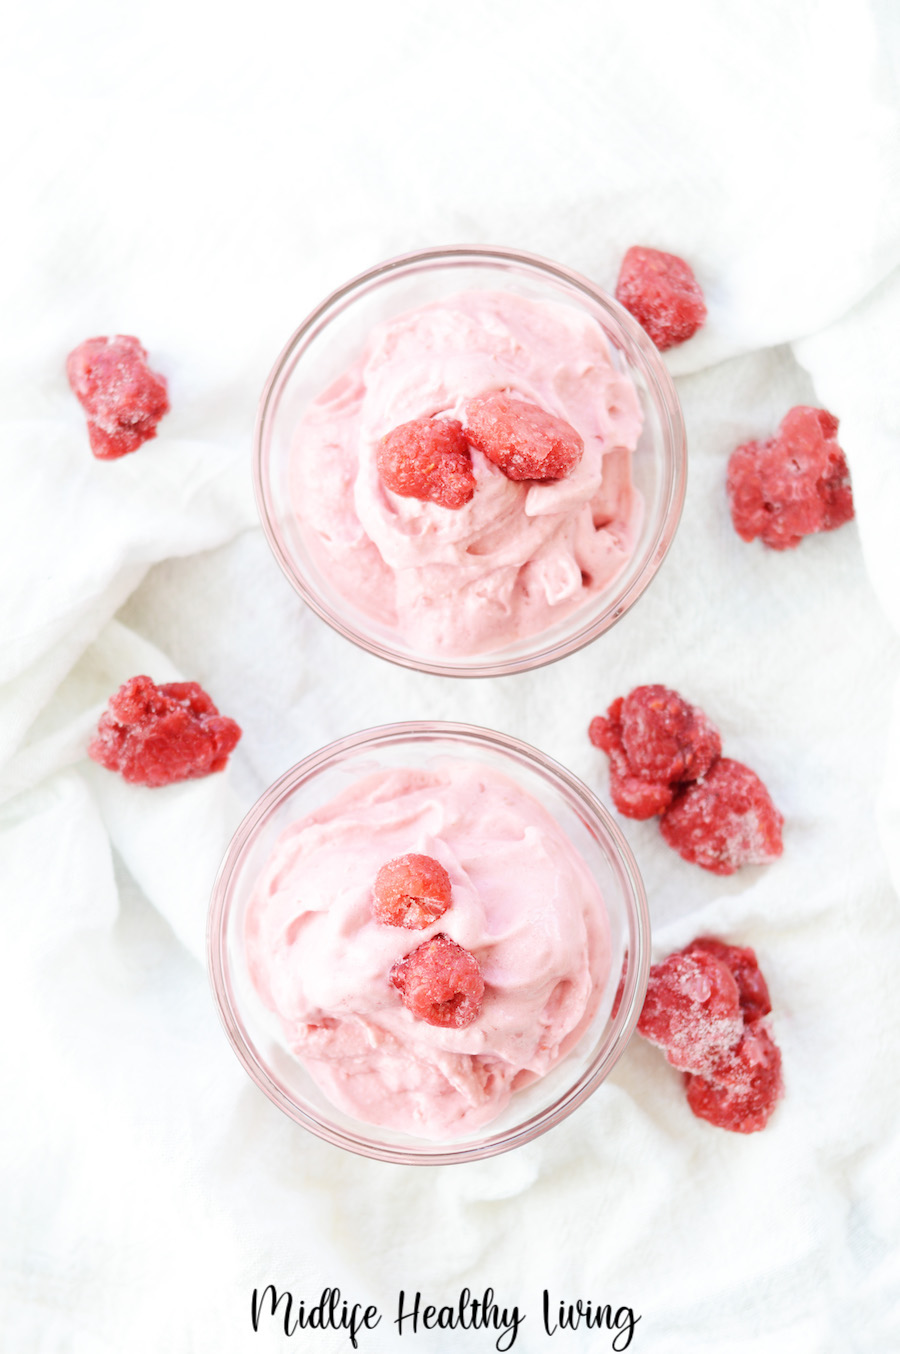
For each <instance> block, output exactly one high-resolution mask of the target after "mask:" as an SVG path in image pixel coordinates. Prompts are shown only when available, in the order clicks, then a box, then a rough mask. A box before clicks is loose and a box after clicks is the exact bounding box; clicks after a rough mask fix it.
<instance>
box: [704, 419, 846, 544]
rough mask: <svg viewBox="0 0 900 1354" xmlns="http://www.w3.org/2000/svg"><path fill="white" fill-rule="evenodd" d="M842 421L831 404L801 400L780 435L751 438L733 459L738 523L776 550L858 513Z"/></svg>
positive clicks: (732, 498) (731, 496)
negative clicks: (839, 430) (824, 405)
mask: <svg viewBox="0 0 900 1354" xmlns="http://www.w3.org/2000/svg"><path fill="white" fill-rule="evenodd" d="M837 428H838V421H837V419H836V418H835V417H834V415H833V414H829V413H828V412H827V410H825V409H812V408H810V407H809V406H808V405H802V404H801V405H797V406H796V407H795V408H793V409H791V410H789V411H788V413H787V414H785V416H784V418H783V419H782V420H781V424H780V426H779V428H778V432H777V433H776V434H775V436H774V437H770V438H769V439H768V441H765V442H747V443H745V444H744V445H743V446H740V447H738V448H737V450H736V451H733V452H732V454H731V458H730V460H729V462H728V481H727V488H728V501H729V504H730V507H731V519H732V521H733V522H734V529H735V531H736V532H737V534H738V535H739V536H740V537H741V539H742V540H744V541H752V540H754V539H755V538H756V537H759V539H760V540H761V541H762V542H763V544H764V545H767V546H769V547H770V548H771V549H772V550H791V549H793V548H794V547H795V546H797V545H799V544H800V542H801V541H802V539H803V537H804V536H810V535H812V534H813V533H814V532H817V531H834V529H835V528H836V527H839V526H843V524H844V523H845V522H849V521H850V519H851V518H852V516H853V491H852V489H851V487H850V472H849V470H848V468H847V461H846V458H845V456H844V453H843V451H842V450H841V448H840V447H839V446H838V443H837V438H836V434H837Z"/></svg>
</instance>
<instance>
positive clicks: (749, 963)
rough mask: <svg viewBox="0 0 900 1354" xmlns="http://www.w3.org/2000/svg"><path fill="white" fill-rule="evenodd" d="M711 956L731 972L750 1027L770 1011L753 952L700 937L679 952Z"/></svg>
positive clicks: (706, 937)
mask: <svg viewBox="0 0 900 1354" xmlns="http://www.w3.org/2000/svg"><path fill="white" fill-rule="evenodd" d="M701 951H702V952H703V953H704V954H711V955H713V956H714V958H716V959H719V960H721V962H722V963H723V964H724V965H725V966H726V967H727V968H728V969H729V970H730V972H731V976H732V977H733V978H734V981H735V982H736V983H737V989H738V995H739V997H740V1000H741V1010H742V1011H743V1013H744V1020H745V1021H746V1022H747V1023H748V1024H749V1023H750V1021H752V1020H758V1019H759V1018H760V1016H764V1015H768V1014H769V1012H770V1011H771V1009H772V1002H771V1000H770V998H769V988H768V985H767V983H766V980H765V978H764V977H763V975H762V972H761V970H760V967H759V964H758V962H757V959H756V953H755V952H754V951H753V950H751V949H749V948H744V947H742V946H740V945H726V944H725V943H724V941H721V940H716V938H715V937H714V936H700V937H698V939H697V940H692V941H691V943H690V945H686V946H685V948H684V949H683V950H682V951H681V953H682V954H698V953H700V952H701Z"/></svg>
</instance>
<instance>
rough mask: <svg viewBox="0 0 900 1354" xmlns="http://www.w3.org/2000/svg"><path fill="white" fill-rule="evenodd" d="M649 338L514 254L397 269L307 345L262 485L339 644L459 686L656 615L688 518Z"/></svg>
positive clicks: (263, 444)
mask: <svg viewBox="0 0 900 1354" xmlns="http://www.w3.org/2000/svg"><path fill="white" fill-rule="evenodd" d="M685 480H686V449H685V433H684V422H683V419H682V415H681V409H680V406H679V402H678V397H677V395H676V392H675V388H674V385H673V384H672V381H671V378H670V377H669V374H668V372H667V370H666V367H665V365H664V363H663V361H662V359H661V358H660V355H659V353H658V351H657V349H656V348H655V346H654V344H653V343H652V341H651V340H650V339H649V338H648V336H647V335H646V334H645V332H644V331H643V329H642V328H641V327H640V325H639V324H638V323H637V321H636V320H634V319H633V317H632V316H631V315H629V314H628V312H627V311H626V310H625V309H624V308H623V307H622V306H620V305H619V304H618V302H617V301H615V300H614V299H613V298H612V297H611V296H608V295H607V294H606V293H605V292H604V291H602V290H601V289H600V288H599V287H597V286H595V285H594V284H593V283H592V282H591V281H589V280H588V279H587V278H584V277H582V276H580V275H579V274H577V273H574V272H572V271H571V270H569V269H567V268H564V267H562V266H560V265H559V264H555V263H551V262H549V261H547V260H545V259H541V258H537V257H535V256H533V255H529V254H524V253H520V252H516V251H513V250H509V249H499V248H481V247H476V246H459V247H455V248H436V249H426V250H421V251H418V252H416V253H413V254H407V255H404V256H403V257H401V258H397V259H391V260H389V261H388V262H386V263H383V264H381V265H380V266H378V267H376V268H372V269H370V270H369V271H368V272H366V273H363V274H362V275H361V276H359V277H356V278H354V279H353V280H352V281H350V282H348V283H347V284H346V285H345V286H343V287H341V288H339V289H338V290H337V291H335V292H334V293H332V295H331V296H329V297H327V298H326V300H324V301H323V302H322V304H321V305H319V306H318V307H317V308H316V309H315V310H314V311H313V312H312V314H311V315H309V316H308V318H307V319H306V320H305V321H304V322H303V324H302V325H301V326H300V327H299V329H297V331H296V333H295V334H294V335H293V336H292V337H291V339H290V340H289V342H288V344H287V345H286V347H285V348H284V351H283V352H282V353H281V355H280V357H279V358H278V361H277V362H276V364H275V366H274V368H273V370H272V372H271V374H270V376H269V379H268V382H267V384H266V387H265V390H264V391H263V395H262V398H261V401H260V406H259V413H258V417H257V424H256V432H255V438H254V481H255V487H256V496H257V503H258V507H259V512H260V517H261V521H262V525H263V528H264V530H265V533H266V536H267V538H268V541H269V544H270V546H271V548H272V550H273V552H274V554H275V557H276V559H277V561H278V563H279V564H280V565H281V568H282V570H283V571H284V573H285V574H286V575H287V577H288V579H289V580H290V582H291V583H292V584H293V586H294V587H295V588H296V590H297V591H298V592H299V594H300V595H301V597H303V599H304V600H305V601H306V602H307V603H308V605H309V606H311V607H312V608H313V610H314V611H316V612H317V613H318V614H319V615H320V616H321V617H322V618H323V619H324V620H325V621H327V622H328V623H329V624H330V625H331V626H333V627H334V628H335V629H336V630H337V631H338V632H339V633H340V634H342V635H344V636H345V637H346V638H348V639H350V640H352V641H353V642H354V643H356V644H359V645H361V646H362V647H363V648H364V649H367V650H369V651H370V652H371V653H374V654H377V655H379V656H381V657H383V658H387V659H389V660H392V661H393V662H396V663H400V664H402V665H404V666H406V667H410V668H415V669H418V670H420V671H425V672H432V673H438V674H441V675H445V676H463V677H468V676H499V675H502V674H506V673H512V672H521V671H524V670H526V669H529V668H533V667H538V666H540V665H542V664H544V663H550V662H553V661H555V660H556V659H559V658H562V657H564V656H565V655H566V654H568V653H572V652H574V651H575V650H577V649H579V648H581V647H582V646H583V645H585V644H588V643H590V642H591V641H592V640H593V639H596V638H597V636H598V635H601V634H602V633H603V632H604V631H605V630H607V629H608V628H609V627H610V626H611V625H613V624H614V623H615V621H616V620H618V618H619V617H620V616H622V615H624V613H625V612H626V611H627V610H628V608H629V607H630V606H632V605H633V604H634V602H635V601H636V600H637V599H638V597H640V595H641V593H642V592H643V591H644V589H645V588H646V587H647V585H648V584H649V583H650V581H651V579H652V578H653V576H654V574H655V573H656V570H657V569H658V568H659V566H660V564H661V562H662V560H663V558H664V557H665V554H666V552H667V550H668V548H669V545H670V544H671V541H672V538H673V536H674V533H675V529H676V527H677V524H678V519H679V516H680V513H681V507H682V503H683V500H684V491H685Z"/></svg>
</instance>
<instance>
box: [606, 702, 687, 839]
mask: <svg viewBox="0 0 900 1354" xmlns="http://www.w3.org/2000/svg"><path fill="white" fill-rule="evenodd" d="M621 705H622V698H621V696H620V697H619V699H618V700H616V701H613V703H612V705H611V706H610V707H609V714H610V715H612V712H613V710H614V709H616V708H620V707H621ZM588 737H589V738H590V740H591V742H592V743H593V744H594V746H595V747H598V748H602V749H603V751H604V752H605V753H606V754H607V756H608V757H609V793H610V795H611V796H612V802H613V803H614V804H615V806H616V808H617V809H618V810H619V813H621V814H622V815H623V816H624V817H625V818H637V819H638V820H643V819H646V818H655V817H656V815H657V814H658V813H662V811H663V809H666V808H668V806H669V805H670V804H671V802H672V800H673V798H674V797H675V791H674V790H673V788H672V786H671V785H669V784H668V782H666V781H653V780H644V779H643V778H642V777H641V776H636V775H635V774H634V773H633V771H632V770H631V766H630V764H629V761H628V756H627V754H626V752H625V748H624V746H623V744H622V726H621V723H620V722H619V720H617V719H614V718H607V719H604V718H603V716H602V715H597V716H596V717H595V718H594V719H592V720H591V723H590V727H589V728H588Z"/></svg>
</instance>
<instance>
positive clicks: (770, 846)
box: [659, 757, 784, 874]
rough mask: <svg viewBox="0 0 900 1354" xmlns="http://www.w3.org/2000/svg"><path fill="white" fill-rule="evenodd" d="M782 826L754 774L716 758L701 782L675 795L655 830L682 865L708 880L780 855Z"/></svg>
mask: <svg viewBox="0 0 900 1354" xmlns="http://www.w3.org/2000/svg"><path fill="white" fill-rule="evenodd" d="M783 823H784V819H783V818H782V816H781V814H780V813H779V812H778V810H777V809H776V807H775V805H774V804H773V803H772V800H771V797H770V795H769V792H768V790H767V789H766V787H765V786H764V785H763V783H762V781H761V780H760V778H759V776H757V774H756V772H755V771H751V770H750V768H749V766H744V764H743V763H742V762H735V761H732V760H731V758H730V757H722V758H720V759H719V761H717V762H716V763H715V765H714V766H713V767H712V769H711V770H710V771H709V772H708V774H707V775H706V776H704V778H703V780H699V781H695V782H694V783H693V784H690V785H687V786H685V787H684V788H683V789H681V790H679V791H678V793H677V794H676V796H675V798H674V800H673V801H672V803H671V805H670V806H669V808H667V809H666V811H665V813H664V814H663V815H662V818H661V819H660V822H659V826H660V830H661V832H662V834H663V836H664V837H665V839H666V841H667V842H668V843H669V845H670V846H672V847H674V849H675V850H676V851H677V852H678V853H679V855H680V856H682V857H683V858H684V859H685V860H687V861H690V862H691V863H692V864H695V865H702V867H703V868H704V869H705V870H711V871H712V872H713V874H734V872H735V870H738V869H740V867H741V866H742V865H764V864H767V863H768V862H769V861H772V860H775V859H776V858H777V857H778V856H780V855H781V852H782V841H781V828H782V825H783Z"/></svg>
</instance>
